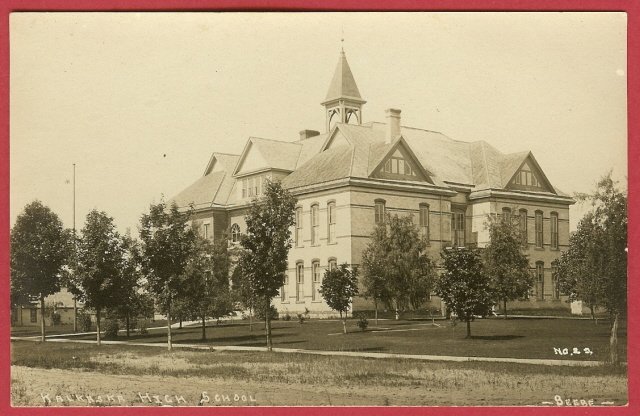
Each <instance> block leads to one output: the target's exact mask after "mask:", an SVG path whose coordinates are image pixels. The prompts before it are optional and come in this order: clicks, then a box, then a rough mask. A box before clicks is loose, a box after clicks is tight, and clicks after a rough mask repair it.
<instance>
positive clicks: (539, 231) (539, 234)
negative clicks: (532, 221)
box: [536, 211, 544, 248]
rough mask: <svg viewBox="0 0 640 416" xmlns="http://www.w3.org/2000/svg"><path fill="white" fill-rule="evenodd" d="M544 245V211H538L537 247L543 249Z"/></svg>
mask: <svg viewBox="0 0 640 416" xmlns="http://www.w3.org/2000/svg"><path fill="white" fill-rule="evenodd" d="M543 243H544V238H543V234H542V211H536V247H539V248H542V245H543Z"/></svg>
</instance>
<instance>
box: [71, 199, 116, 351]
mask: <svg viewBox="0 0 640 416" xmlns="http://www.w3.org/2000/svg"><path fill="white" fill-rule="evenodd" d="M81 232H82V237H81V238H80V241H79V243H78V258H77V264H76V267H77V269H76V272H75V275H76V278H77V282H78V287H79V288H80V289H81V290H82V297H83V300H84V302H85V307H89V308H93V309H95V311H96V343H97V344H98V345H100V344H101V337H100V335H101V334H100V318H101V313H102V312H103V311H104V310H105V309H106V308H108V307H113V306H114V305H117V304H119V303H120V302H124V301H126V299H124V298H123V288H124V287H125V286H126V283H127V282H126V280H125V279H124V273H125V270H124V267H125V260H124V256H125V249H124V244H123V241H122V238H121V237H120V234H119V233H118V232H117V231H116V227H115V224H114V223H113V218H111V217H109V216H108V215H107V214H106V213H105V212H99V211H97V210H95V209H94V210H93V211H91V212H89V214H88V215H87V220H86V223H85V225H84V228H83V229H82V231H81Z"/></svg>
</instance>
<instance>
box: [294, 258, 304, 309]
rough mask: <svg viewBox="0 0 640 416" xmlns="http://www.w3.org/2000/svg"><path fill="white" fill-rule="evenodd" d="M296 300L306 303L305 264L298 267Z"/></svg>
mask: <svg viewBox="0 0 640 416" xmlns="http://www.w3.org/2000/svg"><path fill="white" fill-rule="evenodd" d="M296 300H297V301H298V302H301V301H304V264H302V263H298V264H297V265H296Z"/></svg>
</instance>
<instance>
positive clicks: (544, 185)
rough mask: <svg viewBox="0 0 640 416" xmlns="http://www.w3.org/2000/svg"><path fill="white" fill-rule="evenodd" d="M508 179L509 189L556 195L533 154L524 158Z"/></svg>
mask: <svg viewBox="0 0 640 416" xmlns="http://www.w3.org/2000/svg"><path fill="white" fill-rule="evenodd" d="M508 177H510V179H509V181H508V183H507V185H506V188H507V189H513V190H519V191H533V192H551V193H554V194H555V193H556V191H555V189H554V188H553V186H552V185H551V183H550V182H549V180H548V179H547V176H546V175H545V174H544V172H543V171H542V169H541V168H540V165H539V164H538V162H537V161H536V159H535V158H534V157H533V154H532V153H531V152H528V153H527V154H526V155H525V156H524V159H523V160H522V161H521V163H519V165H518V168H517V169H516V170H515V171H514V172H508Z"/></svg>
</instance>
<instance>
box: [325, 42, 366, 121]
mask: <svg viewBox="0 0 640 416" xmlns="http://www.w3.org/2000/svg"><path fill="white" fill-rule="evenodd" d="M364 103H366V101H365V100H363V99H362V97H361V96H360V91H358V86H357V85H356V80H355V79H354V78H353V74H352V73H351V68H349V63H348V62H347V56H346V55H345V53H344V50H342V51H341V52H340V58H339V59H338V66H337V67H336V71H335V73H334V74H333V79H332V80H331V85H329V91H328V92H327V98H325V100H324V101H323V102H322V105H323V106H324V108H325V112H326V118H327V122H326V129H327V132H328V131H329V130H331V127H333V124H334V123H336V122H338V123H355V124H362V105H363V104H364Z"/></svg>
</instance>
